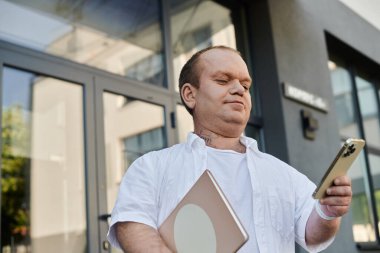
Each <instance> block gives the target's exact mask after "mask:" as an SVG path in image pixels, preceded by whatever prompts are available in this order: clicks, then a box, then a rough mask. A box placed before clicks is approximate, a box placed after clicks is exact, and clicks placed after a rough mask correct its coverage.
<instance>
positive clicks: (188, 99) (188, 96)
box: [181, 83, 197, 109]
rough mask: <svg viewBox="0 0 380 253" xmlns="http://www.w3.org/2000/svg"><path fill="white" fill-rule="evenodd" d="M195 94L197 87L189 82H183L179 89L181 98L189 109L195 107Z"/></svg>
mask: <svg viewBox="0 0 380 253" xmlns="http://www.w3.org/2000/svg"><path fill="white" fill-rule="evenodd" d="M196 95H197V88H196V87H194V86H193V85H191V84H190V83H185V84H184V85H183V86H182V89H181V96H182V99H183V102H185V104H186V105H187V107H189V108H190V109H194V107H195V97H196Z"/></svg>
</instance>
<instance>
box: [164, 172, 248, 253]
mask: <svg viewBox="0 0 380 253" xmlns="http://www.w3.org/2000/svg"><path fill="white" fill-rule="evenodd" d="M158 231H159V233H160V235H161V237H162V238H163V240H164V241H165V243H166V245H167V246H168V247H169V248H170V249H171V250H172V251H174V252H179V253H194V252H197V253H216V252H218V253H224V252H225V253H232V252H236V251H237V250H238V249H239V248H240V247H241V246H243V244H244V243H245V242H246V241H247V240H248V234H247V232H246V231H245V229H244V228H243V226H242V224H241V223H240V221H239V219H238V217H237V216H236V214H235V212H234V211H233V209H232V207H231V205H230V204H229V203H228V201H227V199H226V197H225V196H224V194H223V192H222V190H221V189H220V187H219V186H218V184H217V182H216V180H215V178H214V177H213V176H212V174H211V172H210V171H209V170H206V171H205V172H204V173H203V174H202V175H201V176H200V178H199V179H198V180H197V181H196V182H195V184H194V185H193V186H192V188H191V189H190V190H189V191H188V192H187V193H186V195H185V196H184V198H183V199H182V200H181V201H180V202H179V204H178V205H177V206H176V208H175V209H174V210H173V211H172V213H171V214H170V215H169V216H168V218H167V219H166V220H165V221H164V222H163V223H162V225H161V226H160V228H159V230H158Z"/></svg>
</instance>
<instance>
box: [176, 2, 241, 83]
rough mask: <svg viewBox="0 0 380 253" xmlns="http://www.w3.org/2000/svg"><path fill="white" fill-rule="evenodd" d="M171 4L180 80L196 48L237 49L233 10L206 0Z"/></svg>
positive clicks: (177, 71)
mask: <svg viewBox="0 0 380 253" xmlns="http://www.w3.org/2000/svg"><path fill="white" fill-rule="evenodd" d="M170 7H171V12H170V13H171V35H172V47H173V57H174V59H173V66H174V78H175V80H176V83H178V77H179V73H180V71H181V69H182V67H183V65H184V64H185V62H186V61H187V60H188V59H189V58H190V57H191V55H192V54H193V53H195V52H196V51H198V50H200V49H203V48H205V47H208V46H211V45H225V46H229V47H232V48H236V40H235V29H234V25H233V24H232V21H231V15H230V14H231V11H230V10H229V9H227V8H225V7H223V6H222V5H220V4H217V3H215V2H214V1H206V0H200V1H190V0H185V1H179V0H170ZM210 13H212V15H210ZM176 90H177V91H178V87H176Z"/></svg>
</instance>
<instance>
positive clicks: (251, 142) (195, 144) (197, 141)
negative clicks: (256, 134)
mask: <svg viewBox="0 0 380 253" xmlns="http://www.w3.org/2000/svg"><path fill="white" fill-rule="evenodd" d="M240 142H241V144H243V145H244V146H245V147H246V148H247V151H248V150H249V151H253V152H257V153H259V152H260V151H259V149H258V147H257V141H256V140H255V139H252V138H250V137H247V136H240ZM205 147H206V143H205V141H204V140H203V139H202V138H200V137H199V136H198V135H196V134H195V133H193V132H190V133H189V134H188V135H187V142H186V148H188V149H190V150H191V149H192V148H205Z"/></svg>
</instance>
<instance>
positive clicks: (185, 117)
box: [176, 105, 194, 143]
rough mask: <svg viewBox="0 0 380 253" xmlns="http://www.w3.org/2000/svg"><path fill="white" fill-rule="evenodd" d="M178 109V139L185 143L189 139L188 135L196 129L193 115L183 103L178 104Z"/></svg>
mask: <svg viewBox="0 0 380 253" xmlns="http://www.w3.org/2000/svg"><path fill="white" fill-rule="evenodd" d="M176 110H177V125H178V127H177V130H178V132H177V134H178V141H179V142H180V143H183V142H185V141H186V140H187V135H188V134H189V133H190V132H193V131H194V124H193V117H192V116H191V115H190V113H188V112H187V110H186V108H185V107H184V106H183V105H177V107H176Z"/></svg>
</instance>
